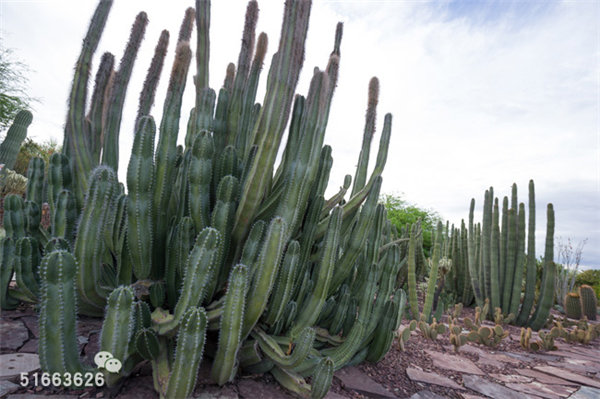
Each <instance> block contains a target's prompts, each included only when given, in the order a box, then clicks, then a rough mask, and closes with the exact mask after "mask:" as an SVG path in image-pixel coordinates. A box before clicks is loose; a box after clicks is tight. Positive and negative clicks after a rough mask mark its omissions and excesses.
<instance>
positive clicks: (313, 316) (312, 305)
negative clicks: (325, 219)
mask: <svg viewBox="0 0 600 399" xmlns="http://www.w3.org/2000/svg"><path fill="white" fill-rule="evenodd" d="M342 212H343V211H342V207H340V206H338V207H336V208H334V210H333V212H332V214H331V218H330V219H329V228H328V229H327V234H326V235H325V238H324V247H323V255H322V258H321V261H320V262H319V267H318V271H315V273H317V274H316V277H315V278H316V286H315V288H314V290H313V292H312V294H311V296H310V299H309V302H308V304H306V306H303V307H302V310H301V311H300V314H299V315H298V317H297V318H296V324H295V326H294V327H293V328H292V330H291V332H290V336H291V337H295V336H296V335H297V334H299V333H300V331H301V330H302V329H303V328H304V327H307V326H312V325H313V324H314V323H315V322H316V321H317V318H318V317H319V313H320V312H321V309H322V308H323V305H324V304H325V301H326V300H327V297H328V293H329V289H330V287H329V285H330V283H331V280H332V277H333V269H334V267H335V266H336V261H337V253H338V246H339V241H340V230H341V224H342Z"/></svg>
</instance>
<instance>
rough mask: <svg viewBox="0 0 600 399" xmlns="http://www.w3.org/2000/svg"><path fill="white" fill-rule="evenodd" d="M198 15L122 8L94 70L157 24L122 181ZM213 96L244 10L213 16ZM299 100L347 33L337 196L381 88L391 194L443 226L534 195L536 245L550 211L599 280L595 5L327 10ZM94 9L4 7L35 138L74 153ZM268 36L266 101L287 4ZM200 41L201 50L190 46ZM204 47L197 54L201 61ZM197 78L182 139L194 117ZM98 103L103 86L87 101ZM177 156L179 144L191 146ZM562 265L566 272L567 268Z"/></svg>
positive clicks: (413, 3) (241, 6) (583, 0)
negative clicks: (75, 88)
mask: <svg viewBox="0 0 600 399" xmlns="http://www.w3.org/2000/svg"><path fill="white" fill-rule="evenodd" d="M193 3H194V2H193V1H190V0H188V1H169V2H166V1H162V0H145V1H141V0H120V1H119V0H116V1H115V4H113V7H112V10H111V13H110V15H109V19H108V23H107V25H106V28H105V31H104V34H103V37H102V40H101V42H100V45H99V48H98V50H97V52H96V55H95V56H94V60H93V64H94V67H97V65H98V62H99V58H100V56H101V55H102V53H103V52H105V51H110V52H112V53H113V54H115V56H116V58H117V60H118V59H120V57H121V55H122V52H123V49H124V47H125V43H126V40H127V38H128V35H129V29H130V26H131V24H132V23H133V20H134V18H135V15H136V14H137V12H139V11H142V10H144V11H146V12H147V13H148V17H149V21H150V22H149V25H148V28H147V30H146V34H145V40H144V42H143V44H142V47H141V50H140V53H139V55H138V59H137V61H136V65H135V67H134V70H133V77H132V80H131V83H130V85H129V89H128V93H127V98H126V102H125V111H124V118H123V121H122V125H121V138H120V148H121V157H120V169H119V175H120V177H121V180H122V181H124V177H125V172H126V168H127V162H128V158H129V156H128V154H129V149H130V148H131V143H132V138H133V118H134V116H135V112H136V109H137V101H138V94H139V92H140V90H141V87H142V83H143V79H144V77H145V73H146V68H147V66H148V65H149V63H150V59H151V58H152V55H153V51H154V46H155V44H156V41H157V40H158V37H159V34H160V31H161V30H162V29H168V30H169V31H170V32H171V36H172V38H171V46H170V47H169V53H168V55H167V60H166V63H165V67H164V70H163V71H164V72H165V73H164V74H163V76H162V80H161V83H160V86H159V90H158V94H157V100H156V103H155V107H154V109H153V111H152V114H153V115H154V116H155V118H158V117H159V116H160V115H161V114H162V111H161V110H162V103H163V99H164V93H165V91H166V85H167V82H168V77H167V75H166V72H167V71H169V70H170V64H171V62H172V59H173V53H174V45H173V43H174V40H175V39H174V36H176V35H177V32H178V29H179V25H180V22H181V19H182V18H183V15H184V11H185V9H186V8H187V7H189V6H193V5H194V4H193ZM212 3H213V4H212V11H211V31H210V35H211V55H210V57H211V58H210V85H211V87H213V88H215V89H218V88H220V87H221V86H222V82H223V78H224V76H225V68H226V66H227V64H228V63H229V62H232V61H234V62H235V61H236V60H237V56H238V51H239V45H240V39H241V33H242V27H243V21H244V12H245V4H246V2H245V1H238V0H228V1H213V2H212ZM313 3H314V4H313V7H312V11H311V22H310V25H309V32H308V39H307V43H306V55H305V63H304V68H303V72H302V75H301V79H300V82H299V85H298V88H297V92H298V93H301V94H306V93H307V91H308V85H309V79H310V76H311V75H312V74H311V71H312V68H313V67H314V66H319V67H321V68H324V67H325V66H326V63H327V58H328V55H329V53H330V52H331V49H332V46H333V38H334V32H335V25H336V23H337V22H338V21H342V22H344V38H343V40H342V46H341V62H340V76H339V80H338V87H337V89H336V93H335V95H334V98H333V105H332V109H331V115H330V118H329V124H328V128H327V134H326V138H325V142H326V143H327V144H329V145H331V146H332V148H333V152H332V156H333V159H334V163H333V169H332V172H331V177H330V181H329V192H330V193H332V192H334V191H337V188H338V187H339V186H340V185H341V184H342V182H343V178H344V175H346V174H352V175H353V174H354V171H355V167H356V163H357V159H358V154H359V152H360V146H361V140H362V131H363V125H364V115H365V110H366V105H367V88H368V82H369V79H370V78H371V77H372V76H377V77H378V78H379V81H380V97H379V107H378V115H377V134H376V136H375V139H374V142H373V143H374V144H373V148H372V155H371V159H372V160H374V158H375V152H376V149H377V146H378V144H377V143H378V139H379V133H380V130H381V129H380V128H381V127H382V125H383V117H384V115H385V114H386V113H388V112H389V113H391V114H392V115H393V124H392V140H391V144H390V151H389V156H388V162H387V165H386V168H385V172H384V174H383V178H384V179H383V188H382V191H383V192H385V193H388V194H397V195H401V196H402V197H403V198H404V199H405V200H407V201H409V202H411V203H414V204H417V205H418V206H420V207H423V208H429V209H432V210H435V211H436V212H438V213H439V214H440V215H441V216H442V217H443V218H444V219H446V220H450V221H451V223H455V224H457V225H458V224H460V221H461V219H467V218H468V210H469V203H470V200H471V198H475V200H476V207H477V208H476V209H477V214H476V219H479V220H480V218H481V216H480V215H481V208H482V203H483V196H484V191H485V190H486V189H487V188H489V187H490V186H493V187H494V192H495V195H496V196H499V197H500V201H501V200H502V197H503V196H505V195H510V187H511V185H512V184H513V183H516V184H517V186H518V189H519V201H520V202H521V201H522V202H525V203H527V185H528V182H529V180H530V179H533V180H534V181H535V190H536V208H537V212H536V220H537V224H536V239H537V245H536V247H537V253H538V256H540V255H542V254H543V248H544V239H545V231H546V215H545V212H546V204H547V203H552V204H553V206H554V210H555V214H556V231H555V241H559V240H562V241H563V242H566V240H567V239H571V241H572V242H574V243H578V242H580V241H582V240H584V239H587V242H586V245H585V247H584V249H583V258H582V262H581V263H582V267H583V268H598V269H600V1H598V0H570V1H552V0H549V1H546V0H490V1H479V0H460V1H459V0H455V1H452V0H450V1H425V0H375V1H367V0H355V1H340V0H338V1H327V0H315V1H314V2H313ZM95 6H96V1H92V0H0V35H1V36H2V45H3V46H6V47H8V48H11V49H13V50H14V56H15V57H16V58H17V59H19V60H20V61H22V62H23V63H25V64H26V65H28V66H29V68H30V70H31V71H30V73H29V74H28V76H29V87H30V93H31V96H32V97H35V98H37V99H38V100H39V102H37V103H35V104H34V106H33V108H34V122H33V124H32V125H31V127H30V130H29V136H30V137H33V138H34V139H36V140H41V141H43V140H47V139H54V140H55V141H57V142H58V143H62V135H63V124H64V119H65V115H66V100H67V97H68V92H69V90H70V86H71V79H72V74H73V66H74V64H75V61H76V59H77V57H78V55H79V52H80V48H81V40H82V39H83V36H84V35H85V32H86V31H87V26H88V23H89V18H90V17H91V15H92V13H93V10H94V8H95ZM259 8H260V14H259V20H258V25H257V33H258V32H266V33H267V35H268V37H269V52H268V53H267V57H266V60H267V62H266V64H265V69H264V72H263V76H262V81H261V86H260V88H261V89H259V94H258V96H257V99H259V101H261V102H262V96H263V95H264V86H265V81H266V71H267V70H268V64H269V63H270V59H271V55H272V53H273V51H274V49H275V48H276V46H277V42H278V40H279V32H280V23H281V19H282V12H283V2H282V1H281V2H280V1H265V0H263V1H259ZM192 37H194V36H192ZM194 48H195V44H193V43H192V49H194ZM193 73H194V72H193V70H192V72H191V73H190V77H189V80H188V83H187V85H188V89H187V92H186V95H185V99H184V104H183V112H182V124H184V123H185V121H186V120H187V114H188V112H189V109H190V108H191V107H192V104H193V99H194V95H193V84H192V81H191V79H192V78H191V75H193ZM90 91H91V87H90ZM180 136H181V141H182V140H183V135H182V134H180ZM555 260H556V261H560V260H559V259H556V258H555Z"/></svg>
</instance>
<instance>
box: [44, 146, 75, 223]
mask: <svg viewBox="0 0 600 399" xmlns="http://www.w3.org/2000/svg"><path fill="white" fill-rule="evenodd" d="M72 180H73V179H72V174H71V168H70V166H69V158H67V157H66V156H65V155H63V154H61V153H58V152H55V153H54V154H52V156H51V157H50V163H49V164H48V203H49V205H50V217H54V211H55V207H56V201H57V198H58V196H59V194H60V192H61V191H62V190H69V191H71V192H72V190H73V187H72Z"/></svg>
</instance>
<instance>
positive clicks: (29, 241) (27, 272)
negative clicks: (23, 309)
mask: <svg viewBox="0 0 600 399" xmlns="http://www.w3.org/2000/svg"><path fill="white" fill-rule="evenodd" d="M39 264H40V255H39V249H38V242H37V241H36V240H35V239H34V238H31V237H23V238H21V239H19V240H18V241H17V244H16V246H15V258H14V260H13V267H14V270H15V276H16V281H17V285H18V287H19V290H20V291H21V292H22V293H23V294H24V296H25V298H26V299H27V300H28V301H31V302H37V301H38V296H39V276H38V266H39Z"/></svg>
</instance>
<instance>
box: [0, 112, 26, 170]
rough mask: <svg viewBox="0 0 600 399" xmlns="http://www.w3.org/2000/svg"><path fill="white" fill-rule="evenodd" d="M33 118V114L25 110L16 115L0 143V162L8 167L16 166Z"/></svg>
mask: <svg viewBox="0 0 600 399" xmlns="http://www.w3.org/2000/svg"><path fill="white" fill-rule="evenodd" d="M32 120H33V115H32V114H31V112H30V111H27V110H23V111H19V113H18V114H17V115H16V116H15V120H14V121H13V123H12V125H11V126H10V128H8V131H7V132H6V137H5V138H4V141H3V142H2V144H0V164H4V167H5V168H7V169H12V168H14V167H15V162H16V161H17V155H18V154H19V149H20V148H21V144H22V143H23V140H25V137H27V128H28V127H29V125H30V124H31V121H32Z"/></svg>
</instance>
